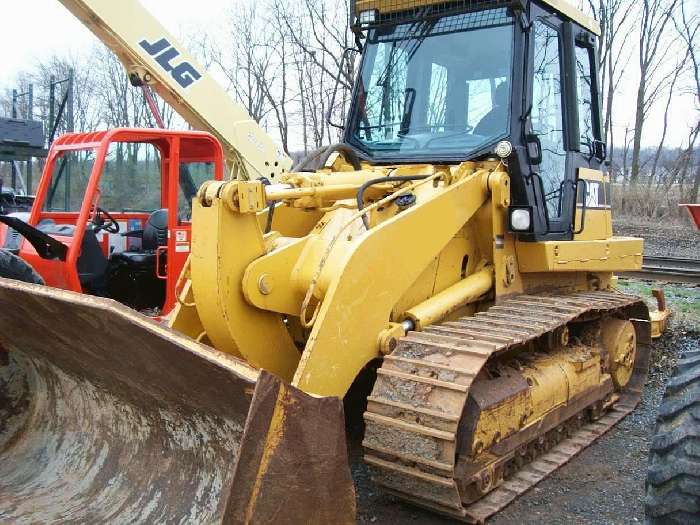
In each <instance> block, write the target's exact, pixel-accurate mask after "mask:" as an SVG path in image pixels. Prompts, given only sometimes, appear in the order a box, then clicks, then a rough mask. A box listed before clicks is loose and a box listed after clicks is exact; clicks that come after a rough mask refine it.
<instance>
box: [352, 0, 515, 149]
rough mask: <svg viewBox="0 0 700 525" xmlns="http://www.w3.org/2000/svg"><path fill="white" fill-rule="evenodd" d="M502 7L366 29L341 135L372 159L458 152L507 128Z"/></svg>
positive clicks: (508, 63)
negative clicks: (353, 102) (351, 103)
mask: <svg viewBox="0 0 700 525" xmlns="http://www.w3.org/2000/svg"><path fill="white" fill-rule="evenodd" d="M512 55H513V18H512V16H511V15H510V14H509V11H508V10H507V9H505V8H504V9H490V10H485V11H480V12H478V13H466V14H461V15H456V16H447V17H443V18H440V19H436V20H427V21H421V22H414V23H407V24H399V25H395V26H388V27H384V28H379V29H374V30H372V31H370V32H369V34H368V39H367V45H366V49H365V54H364V59H363V62H362V67H361V70H360V78H359V85H358V101H357V104H356V106H355V108H354V114H353V115H352V117H351V124H350V133H349V140H350V142H352V143H353V144H355V145H356V146H358V147H359V148H360V149H362V150H363V151H365V152H367V153H368V154H369V155H371V156H372V157H374V158H381V157H385V158H387V159H391V158H397V157H400V158H411V157H430V158H435V157H456V158H465V157H467V156H469V154H470V153H473V152H475V151H477V150H479V149H481V148H483V147H485V146H488V145H490V144H491V143H493V142H494V141H495V140H497V139H499V138H501V137H503V136H504V135H506V134H507V133H508V131H509V107H510V77H511V72H512Z"/></svg>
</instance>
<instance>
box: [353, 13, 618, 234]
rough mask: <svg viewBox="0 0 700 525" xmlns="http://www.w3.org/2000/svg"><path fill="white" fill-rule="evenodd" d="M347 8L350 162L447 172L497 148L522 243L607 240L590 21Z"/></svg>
mask: <svg viewBox="0 0 700 525" xmlns="http://www.w3.org/2000/svg"><path fill="white" fill-rule="evenodd" d="M352 3H353V5H352V12H353V13H354V16H355V19H354V26H353V30H354V32H355V35H356V38H357V42H358V46H359V47H361V49H362V60H361V64H360V68H359V75H358V79H357V82H356V84H355V88H354V89H355V92H354V96H353V104H352V107H351V109H350V113H349V118H348V125H347V126H346V130H345V138H344V140H345V142H346V144H347V145H348V146H350V147H351V148H353V149H354V150H355V151H356V152H357V154H358V156H359V157H360V158H364V159H366V160H368V161H370V162H371V163H373V164H398V163H403V164H406V163H411V164H419V163H431V164H456V163H459V162H463V161H467V160H477V161H478V160H483V159H487V158H498V157H497V156H496V151H497V148H496V146H497V145H499V143H500V144H501V146H502V147H499V148H498V151H499V152H500V153H501V155H502V157H501V158H502V160H503V162H504V163H506V164H507V165H508V172H509V175H510V177H511V182H512V202H513V206H512V208H511V218H512V217H514V216H515V217H517V220H515V221H512V220H511V225H510V227H511V231H513V232H514V233H516V234H517V235H518V237H519V238H520V240H524V241H541V240H570V239H573V238H574V237H575V236H580V235H582V234H584V229H585V230H586V231H585V234H586V235H588V238H607V236H609V233H610V232H609V229H608V228H607V225H608V224H609V216H610V212H609V199H610V196H609V188H610V185H609V183H608V182H607V176H606V175H604V174H603V173H602V171H601V166H602V164H603V162H604V160H605V144H604V142H603V141H602V133H601V124H600V121H601V119H600V97H599V96H598V93H599V89H598V81H597V78H598V71H597V60H596V49H595V42H596V35H597V34H598V33H599V29H598V27H597V24H596V23H595V22H594V21H593V20H591V19H588V18H587V17H585V16H584V15H583V14H582V13H580V12H579V11H577V10H576V9H574V8H573V7H572V6H569V5H567V4H566V3H565V2H561V1H556V2H555V1H550V0H541V1H529V0H516V1H498V0H488V1H486V0H482V1H479V0H473V1H455V2H444V1H440V2H438V1H432V0H415V1H407V2H377V1H373V0H356V1H355V2H352ZM584 195H586V197H585V199H584V197H583V196H584ZM577 203H578V206H577ZM577 210H578V211H577ZM586 210H588V219H589V220H588V221H586ZM598 212H602V213H605V212H607V215H606V216H604V215H601V217H598V216H597V213H598ZM599 218H600V219H603V220H597V219H599ZM606 219H607V220H606ZM577 238H578V237H577Z"/></svg>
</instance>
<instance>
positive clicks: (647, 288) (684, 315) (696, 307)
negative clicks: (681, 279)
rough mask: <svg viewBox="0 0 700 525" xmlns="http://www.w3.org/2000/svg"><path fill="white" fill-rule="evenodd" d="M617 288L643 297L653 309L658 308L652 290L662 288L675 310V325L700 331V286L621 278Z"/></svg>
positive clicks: (670, 305) (667, 300) (673, 314)
mask: <svg viewBox="0 0 700 525" xmlns="http://www.w3.org/2000/svg"><path fill="white" fill-rule="evenodd" d="M617 288H618V289H619V290H620V291H621V292H623V293H627V294H630V295H638V296H640V297H643V298H644V299H645V300H646V302H647V304H649V306H650V307H651V308H652V309H656V300H655V299H654V298H653V297H652V295H651V290H652V288H662V289H663V291H664V294H665V296H666V303H667V304H668V306H669V307H670V308H671V311H672V312H673V313H672V315H671V323H672V324H673V326H675V327H677V328H680V329H683V330H688V331H700V287H697V286H692V285H682V284H668V283H667V284H662V283H649V282H647V281H637V280H635V279H620V280H619V281H618V283H617Z"/></svg>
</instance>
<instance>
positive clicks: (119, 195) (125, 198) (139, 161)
mask: <svg viewBox="0 0 700 525" xmlns="http://www.w3.org/2000/svg"><path fill="white" fill-rule="evenodd" d="M161 202H162V200H161V161H160V152H159V151H158V148H156V147H155V146H154V145H153V144H148V143H143V142H113V143H112V144H110V145H109V150H108V151H107V156H106V157H105V164H104V168H103V171H102V177H101V179H100V201H99V206H100V208H104V209H105V210H108V211H116V212H129V211H136V212H149V213H150V212H153V211H155V210H158V209H160V208H162V207H163V205H162V204H161Z"/></svg>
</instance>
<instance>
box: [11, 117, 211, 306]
mask: <svg viewBox="0 0 700 525" xmlns="http://www.w3.org/2000/svg"><path fill="white" fill-rule="evenodd" d="M222 175H223V161H222V152H221V148H220V146H219V144H218V142H217V141H216V139H214V138H213V137H212V136H211V135H208V134H205V133H199V132H170V131H164V130H134V129H118V130H112V131H109V132H103V133H92V134H85V135H67V136H64V137H61V138H59V139H58V140H57V141H56V142H55V143H54V146H53V147H52V150H51V152H50V155H49V159H48V162H47V166H46V169H45V172H44V176H43V178H42V181H41V183H40V186H39V188H38V191H37V198H36V203H35V206H34V208H33V210H32V214H31V216H30V220H29V224H30V225H31V226H34V227H35V228H36V230H38V232H40V233H39V234H37V235H39V236H41V235H42V234H44V235H47V236H49V237H50V239H49V240H50V241H51V240H52V241H56V242H58V243H59V246H58V247H57V248H56V252H55V253H48V254H47V253H39V251H37V250H36V248H35V246H33V244H34V243H30V242H24V243H23V244H22V247H21V250H20V255H21V256H22V257H23V258H24V259H25V260H27V261H28V262H29V263H30V264H31V265H32V266H33V267H34V268H35V269H36V270H37V271H38V272H39V273H40V274H41V276H42V277H43V278H44V280H45V281H46V284H48V285H50V286H56V287H59V288H66V289H71V290H74V291H80V292H84V293H90V294H93V295H99V296H105V297H110V298H112V299H115V300H117V301H119V302H121V303H123V304H126V305H127V306H130V307H132V308H134V309H136V310H139V311H144V312H145V313H149V314H151V315H160V314H162V313H167V311H169V310H170V308H172V306H173V305H174V302H175V297H174V296H173V290H174V288H175V281H176V280H177V278H178V276H179V274H180V271H181V270H182V267H183V266H184V263H185V261H186V258H187V256H188V254H189V251H190V244H189V243H190V240H191V217H192V199H193V198H195V196H196V193H197V190H198V188H199V185H200V184H201V183H202V182H204V181H207V180H213V179H218V180H221V178H222ZM61 244H62V245H63V246H65V247H66V249H65V253H63V255H62V256H61V249H60V245H61ZM52 255H53V256H52Z"/></svg>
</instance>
